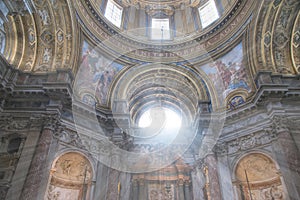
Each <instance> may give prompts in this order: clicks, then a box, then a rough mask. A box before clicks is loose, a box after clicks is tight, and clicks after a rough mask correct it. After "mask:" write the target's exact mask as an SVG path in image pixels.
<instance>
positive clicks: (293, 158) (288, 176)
mask: <svg viewBox="0 0 300 200" xmlns="http://www.w3.org/2000/svg"><path fill="white" fill-rule="evenodd" d="M273 123H274V124H273V127H274V129H273V132H274V133H275V134H277V142H275V143H274V144H273V150H274V153H275V156H276V158H277V163H278V165H279V167H280V171H281V173H282V176H283V179H284V184H285V186H286V187H285V190H286V192H285V193H286V195H287V198H288V199H291V200H294V199H300V194H299V193H300V192H299V191H300V155H299V150H298V148H297V146H296V143H295V141H294V139H293V138H292V136H291V134H290V132H289V130H288V128H287V121H286V119H285V117H284V116H275V117H274V119H273Z"/></svg>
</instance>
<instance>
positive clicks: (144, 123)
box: [138, 107, 181, 130]
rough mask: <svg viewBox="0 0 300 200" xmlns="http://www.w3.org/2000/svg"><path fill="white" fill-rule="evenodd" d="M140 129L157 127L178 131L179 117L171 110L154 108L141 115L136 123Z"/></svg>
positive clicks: (179, 125)
mask: <svg viewBox="0 0 300 200" xmlns="http://www.w3.org/2000/svg"><path fill="white" fill-rule="evenodd" d="M138 126H139V127H141V128H147V127H157V128H161V129H167V130H169V129H178V128H180V127H181V116H180V115H179V114H178V113H176V112H174V111H173V110H170V109H167V108H162V107H154V108H151V109H149V110H147V111H146V112H144V113H143V114H142V116H141V117H140V119H139V121H138Z"/></svg>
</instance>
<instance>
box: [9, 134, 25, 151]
mask: <svg viewBox="0 0 300 200" xmlns="http://www.w3.org/2000/svg"><path fill="white" fill-rule="evenodd" d="M21 141H22V139H21V138H19V137H18V138H14V139H11V140H10V141H9V143H8V147H7V153H9V154H13V153H17V152H18V151H19V148H20V145H21Z"/></svg>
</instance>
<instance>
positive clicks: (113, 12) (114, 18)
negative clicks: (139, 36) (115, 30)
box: [104, 0, 123, 28]
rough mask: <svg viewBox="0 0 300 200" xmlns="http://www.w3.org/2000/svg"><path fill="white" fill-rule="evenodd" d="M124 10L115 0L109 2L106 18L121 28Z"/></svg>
mask: <svg viewBox="0 0 300 200" xmlns="http://www.w3.org/2000/svg"><path fill="white" fill-rule="evenodd" d="M122 12H123V8H122V7H121V6H119V5H117V4H116V3H115V2H114V1H113V0H108V1H107V5H106V9H105V14H104V16H105V17H106V18H107V19H108V20H109V21H110V22H111V23H113V24H114V25H115V26H117V27H119V28H120V27H121V22H122Z"/></svg>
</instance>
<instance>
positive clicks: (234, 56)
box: [200, 43, 251, 99]
mask: <svg viewBox="0 0 300 200" xmlns="http://www.w3.org/2000/svg"><path fill="white" fill-rule="evenodd" d="M200 69H201V70H202V71H204V72H205V73H206V74H207V75H208V77H209V78H210V79H211V81H212V83H213V84H214V86H215V88H216V91H217V93H218V96H219V98H220V99H223V98H226V97H227V96H228V94H230V93H231V92H232V91H234V90H236V89H245V90H247V91H248V92H250V91H251V86H250V78H249V75H248V73H247V71H246V67H245V62H244V61H243V45H242V43H240V44H238V45H237V46H236V47H234V48H233V49H232V50H231V51H230V52H228V53H227V54H226V55H224V56H222V57H221V58H218V59H217V60H216V61H214V62H212V63H209V64H206V65H204V66H201V67H200Z"/></svg>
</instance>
